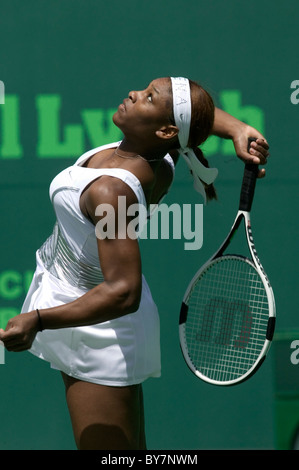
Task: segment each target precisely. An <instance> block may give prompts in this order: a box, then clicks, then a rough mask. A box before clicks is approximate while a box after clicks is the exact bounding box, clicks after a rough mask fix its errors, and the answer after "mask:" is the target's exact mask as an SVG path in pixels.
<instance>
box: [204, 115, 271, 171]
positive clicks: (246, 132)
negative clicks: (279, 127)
mask: <svg viewBox="0 0 299 470" xmlns="http://www.w3.org/2000/svg"><path fill="white" fill-rule="evenodd" d="M212 133H213V135H216V136H218V137H221V138H224V139H231V140H232V141H233V143H234V146H235V150H236V154H237V156H238V157H239V158H241V160H243V161H244V162H252V163H256V164H258V165H260V164H261V165H265V164H266V163H267V157H268V156H269V144H268V142H267V140H266V139H265V137H264V136H263V135H262V134H261V133H260V132H259V131H257V130H256V129H255V128H254V127H251V126H249V125H247V124H245V123H244V122H241V121H239V120H238V119H236V118H235V117H233V116H231V115H230V114H228V113H226V112H225V111H223V110H221V109H219V108H216V109H215V119H214V127H213V131H212ZM249 137H253V138H255V139H256V142H252V143H251V145H250V150H249V152H248V150H247V142H248V138H249ZM263 176H265V170H264V169H263V168H262V169H260V170H259V177H260V178H261V177H263Z"/></svg>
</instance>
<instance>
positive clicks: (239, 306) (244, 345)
mask: <svg viewBox="0 0 299 470" xmlns="http://www.w3.org/2000/svg"><path fill="white" fill-rule="evenodd" d="M251 140H252V139H251ZM251 140H250V141H251ZM249 145H250V142H249ZM257 173H258V166H257V165H255V164H246V165H245V168H244V175H243V182H242V187H241V195H240V202H239V209H238V211H237V215H236V218H235V220H234V223H233V225H232V228H231V229H230V231H229V233H228V235H227V237H226V238H225V240H224V242H223V243H222V244H221V246H220V247H219V249H218V250H217V252H216V253H215V254H214V255H213V256H212V257H211V258H210V259H209V260H208V261H207V262H206V263H205V264H204V265H203V266H202V267H201V268H200V269H199V271H198V272H197V273H196V274H195V276H194V277H193V279H192V281H191V282H190V284H189V286H188V288H187V290H186V293H185V296H184V298H183V302H182V305H181V311H180V320H179V337H180V345H181V349H182V353H183V356H184V359H185V361H186V363H187V365H188V366H189V368H190V369H191V371H192V372H193V373H194V374H195V375H196V376H197V377H199V378H200V379H202V380H204V381H206V382H209V383H211V384H214V385H234V384H237V383H240V382H243V381H244V380H246V379H248V378H249V377H251V376H252V375H253V374H254V373H255V372H256V371H257V369H258V368H259V367H260V365H261V364H262V362H263V361H264V359H265V358H266V355H267V352H268V350H269V347H270V345H271V341H272V337H273V333H274V328H275V316H276V313H275V300H274V294H273V291H272V288H271V285H270V282H269V279H268V277H267V275H266V273H265V271H264V269H263V267H262V264H261V261H260V259H259V258H258V255H257V251H256V249H255V246H254V241H253V235H252V229H251V222H250V211H251V205H252V201H253V196H254V191H255V183H256V178H257ZM241 225H243V226H244V227H245V234H246V236H245V240H246V245H248V247H249V250H248V253H249V254H248V255H247V256H242V255H241V254H224V252H225V250H226V249H227V248H228V246H229V245H230V243H231V240H232V238H233V236H234V235H235V233H236V232H237V231H238V230H239V228H240V226H241ZM239 251H241V250H239Z"/></svg>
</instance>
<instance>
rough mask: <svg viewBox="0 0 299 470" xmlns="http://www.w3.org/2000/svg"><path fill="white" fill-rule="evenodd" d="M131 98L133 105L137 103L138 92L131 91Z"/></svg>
mask: <svg viewBox="0 0 299 470" xmlns="http://www.w3.org/2000/svg"><path fill="white" fill-rule="evenodd" d="M129 98H130V100H132V101H133V103H135V101H136V100H137V92H136V91H130V93H129Z"/></svg>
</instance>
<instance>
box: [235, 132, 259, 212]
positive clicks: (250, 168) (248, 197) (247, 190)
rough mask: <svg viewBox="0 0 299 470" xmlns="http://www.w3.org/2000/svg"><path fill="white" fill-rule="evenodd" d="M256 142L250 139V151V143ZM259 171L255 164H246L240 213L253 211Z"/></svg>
mask: <svg viewBox="0 0 299 470" xmlns="http://www.w3.org/2000/svg"><path fill="white" fill-rule="evenodd" d="M254 140H256V139H248V150H249V148H250V143H251V142H253V141H254ZM258 170H259V169H258V165H256V164H255V163H246V164H245V168H244V175H243V181H242V187H241V195H240V204H239V210H240V211H246V212H250V210H251V205H252V201H253V196H254V190H255V183H256V178H257V174H258Z"/></svg>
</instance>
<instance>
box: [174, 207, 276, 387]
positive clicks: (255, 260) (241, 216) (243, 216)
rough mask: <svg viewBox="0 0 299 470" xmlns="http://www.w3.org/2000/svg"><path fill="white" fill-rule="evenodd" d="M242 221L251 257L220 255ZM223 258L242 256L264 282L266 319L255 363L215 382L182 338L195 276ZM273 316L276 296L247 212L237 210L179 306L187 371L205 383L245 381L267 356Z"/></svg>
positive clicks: (272, 328)
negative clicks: (238, 374)
mask: <svg viewBox="0 0 299 470" xmlns="http://www.w3.org/2000/svg"><path fill="white" fill-rule="evenodd" d="M242 221H243V223H244V227H245V232H246V238H247V242H248V247H249V251H250V254H251V258H252V259H249V258H248V257H245V256H241V255H236V254H227V255H224V254H223V253H224V251H225V250H226V249H227V247H228V246H229V244H230V242H231V240H232V238H233V236H234V235H235V233H236V232H237V230H238V229H239V227H240V225H241V222H242ZM225 257H229V258H232V257H234V258H238V259H242V260H243V261H246V262H248V263H249V264H250V265H251V266H252V267H253V268H254V269H255V270H256V271H257V272H258V274H259V275H260V278H261V280H262V282H263V285H264V288H265V292H266V295H267V299H268V306H269V319H268V326H267V333H266V339H265V342H264V345H263V348H262V349H261V351H260V354H259V356H258V358H257V359H256V361H255V362H254V364H253V365H252V367H251V368H249V369H248V371H247V372H246V373H245V374H243V375H242V376H240V377H238V378H236V379H233V380H228V381H218V380H214V379H211V378H209V377H207V376H206V375H204V374H203V373H202V372H200V371H199V370H198V369H197V368H196V367H195V365H194V364H193V362H192V360H191V358H190V356H189V354H188V348H187V345H186V339H185V338H186V334H185V328H186V321H187V315H188V298H189V295H190V292H191V291H192V288H193V285H194V284H195V283H196V282H197V280H198V278H199V277H200V276H201V275H202V274H203V272H205V271H206V269H207V268H208V266H210V265H211V264H212V263H213V262H214V261H215V260H217V259H219V258H225ZM275 319H276V308H275V299H274V294H273V289H272V287H271V285H270V282H269V279H268V276H267V274H266V273H265V271H264V268H263V266H262V264H261V262H260V259H259V257H258V254H257V250H256V248H255V245H254V240H253V235H252V229H251V221H250V213H249V212H247V211H243V210H239V211H238V213H237V215H236V218H235V220H234V223H233V225H232V227H231V229H230V231H229V233H228V235H227V237H226V239H225V240H224V242H223V243H222V244H221V245H220V247H219V248H218V250H217V251H216V253H214V255H213V256H211V257H210V258H209V260H208V261H207V262H206V263H205V264H204V265H203V266H202V267H201V268H200V269H199V270H198V271H197V272H196V274H195V275H194V276H193V278H192V280H191V282H190V283H189V286H188V288H187V290H186V293H185V295H184V298H183V301H182V305H181V311H180V320H179V338H180V345H181V350H182V353H183V356H184V359H185V361H186V363H187V365H188V367H189V368H190V370H191V371H192V372H193V373H194V374H195V375H196V376H198V377H199V378H200V379H202V380H204V381H205V382H209V383H211V384H213V385H222V386H231V385H235V384H237V383H241V382H244V381H245V380H247V379H248V378H249V377H251V375H253V373H255V372H256V371H257V369H258V368H259V367H260V366H261V364H262V363H263V361H264V360H265V359H266V356H267V353H268V350H269V348H270V346H271V342H272V338H273V334H274V329H275Z"/></svg>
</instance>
